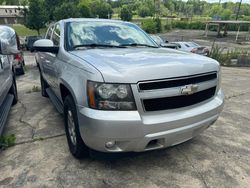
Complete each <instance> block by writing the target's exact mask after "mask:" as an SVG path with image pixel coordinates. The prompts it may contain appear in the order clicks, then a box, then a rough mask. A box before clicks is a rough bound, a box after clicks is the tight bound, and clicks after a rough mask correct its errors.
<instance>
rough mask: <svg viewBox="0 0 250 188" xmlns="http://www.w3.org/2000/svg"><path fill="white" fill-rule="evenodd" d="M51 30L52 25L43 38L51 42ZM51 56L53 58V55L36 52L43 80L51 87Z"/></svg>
mask: <svg viewBox="0 0 250 188" xmlns="http://www.w3.org/2000/svg"><path fill="white" fill-rule="evenodd" d="M53 30H54V25H51V26H50V28H49V29H48V31H47V34H46V37H45V38H46V39H49V40H51V38H52V33H53ZM51 56H53V54H51V53H47V52H38V56H37V57H38V58H39V59H38V61H39V62H40V66H41V69H42V74H43V78H44V79H45V80H46V82H47V83H48V84H49V85H50V86H51V85H52V81H51V72H52V69H53V68H52V64H51Z"/></svg>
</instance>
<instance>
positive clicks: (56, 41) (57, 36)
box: [52, 24, 60, 46]
mask: <svg viewBox="0 0 250 188" xmlns="http://www.w3.org/2000/svg"><path fill="white" fill-rule="evenodd" d="M52 41H53V42H54V45H55V46H59V44H60V25H59V24H57V25H55V29H54V31H53V35H52Z"/></svg>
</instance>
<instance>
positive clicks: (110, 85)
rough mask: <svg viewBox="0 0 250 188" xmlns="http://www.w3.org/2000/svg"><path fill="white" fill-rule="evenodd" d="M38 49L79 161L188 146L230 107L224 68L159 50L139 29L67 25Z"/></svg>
mask: <svg viewBox="0 0 250 188" xmlns="http://www.w3.org/2000/svg"><path fill="white" fill-rule="evenodd" d="M34 48H35V50H37V51H39V52H38V54H37V57H36V60H37V61H38V66H39V70H40V78H41V92H42V96H45V97H48V96H49V98H50V99H51V101H52V103H53V104H54V105H55V107H56V108H57V109H58V111H59V112H60V113H62V114H63V115H64V125H65V131H66V136H67V140H68V145H69V149H70V151H71V153H72V154H73V155H74V156H75V157H77V158H81V157H84V156H87V155H88V153H89V151H92V150H97V151H100V152H111V153H117V152H143V151H148V150H154V149H161V148H165V147H168V146H173V145H176V144H179V143H182V142H185V141H187V140H189V139H191V138H193V137H194V136H196V135H197V134H199V133H200V132H202V131H204V130H205V129H207V128H208V127H209V126H210V125H212V124H213V123H214V122H215V121H216V120H217V118H218V117H219V114H220V112H221V110H222V108H223V104H224V95H223V92H222V90H221V89H220V66H219V63H218V62H217V61H215V60H213V59H210V58H207V57H204V56H199V55H195V54H191V53H190V54H187V53H184V52H180V51H178V50H170V49H167V48H159V46H158V45H156V44H155V43H154V42H153V41H152V39H151V38H150V36H148V35H147V34H146V33H145V32H144V31H142V30H141V29H140V28H139V27H138V26H137V25H135V24H132V23H128V22H121V21H116V20H99V19H67V20H61V21H59V22H57V23H55V24H53V25H51V26H50V28H49V29H48V31H47V35H46V39H42V40H39V41H36V42H35V44H34ZM89 148H90V149H89Z"/></svg>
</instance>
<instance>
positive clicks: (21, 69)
mask: <svg viewBox="0 0 250 188" xmlns="http://www.w3.org/2000/svg"><path fill="white" fill-rule="evenodd" d="M24 66H25V64H24V61H23V62H22V63H21V67H20V70H19V74H20V75H24V74H25V70H24Z"/></svg>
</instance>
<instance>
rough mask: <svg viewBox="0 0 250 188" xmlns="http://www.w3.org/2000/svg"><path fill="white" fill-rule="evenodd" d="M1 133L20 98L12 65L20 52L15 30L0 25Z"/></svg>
mask: <svg viewBox="0 0 250 188" xmlns="http://www.w3.org/2000/svg"><path fill="white" fill-rule="evenodd" d="M0 46H1V48H0V135H1V134H2V132H3V129H4V125H5V122H6V119H7V116H8V113H9V111H10V108H11V105H12V104H16V103H17V100H18V96H17V88H16V80H15V74H14V71H15V69H14V68H13V66H12V60H13V54H15V53H18V49H17V39H16V34H15V31H14V30H13V29H11V28H9V27H6V26H0Z"/></svg>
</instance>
